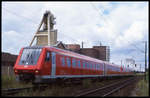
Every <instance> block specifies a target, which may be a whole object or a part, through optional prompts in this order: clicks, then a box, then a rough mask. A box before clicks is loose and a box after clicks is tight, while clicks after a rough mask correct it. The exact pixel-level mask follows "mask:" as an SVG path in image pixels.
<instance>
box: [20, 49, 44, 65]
mask: <svg viewBox="0 0 150 98" xmlns="http://www.w3.org/2000/svg"><path fill="white" fill-rule="evenodd" d="M41 50H42V49H24V50H23V52H22V55H21V59H20V62H19V65H36V64H37V61H38V58H39V56H40V53H41Z"/></svg>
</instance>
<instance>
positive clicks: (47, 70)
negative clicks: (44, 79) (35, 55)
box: [43, 51, 51, 75]
mask: <svg viewBox="0 0 150 98" xmlns="http://www.w3.org/2000/svg"><path fill="white" fill-rule="evenodd" d="M50 69H51V54H50V52H49V51H47V52H46V57H45V61H44V67H43V74H44V75H49V74H51V70H50Z"/></svg>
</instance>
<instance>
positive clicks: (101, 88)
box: [76, 77, 133, 97]
mask: <svg viewBox="0 0 150 98" xmlns="http://www.w3.org/2000/svg"><path fill="white" fill-rule="evenodd" d="M132 79H133V77H132V78H130V79H127V80H124V81H119V82H116V83H114V84H110V85H107V86H105V87H100V88H97V89H94V90H90V91H87V92H85V93H81V94H79V95H77V96H76V97H79V96H85V95H88V94H91V93H95V92H97V91H100V90H103V89H106V88H110V87H112V86H115V85H117V84H120V83H124V82H126V81H129V80H132ZM105 96H106V95H105Z"/></svg>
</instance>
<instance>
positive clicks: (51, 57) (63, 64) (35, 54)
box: [14, 46, 134, 83]
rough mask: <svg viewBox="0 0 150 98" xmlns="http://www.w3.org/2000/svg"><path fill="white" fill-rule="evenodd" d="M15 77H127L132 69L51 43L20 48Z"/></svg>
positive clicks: (31, 78)
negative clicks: (60, 47) (49, 44)
mask: <svg viewBox="0 0 150 98" xmlns="http://www.w3.org/2000/svg"><path fill="white" fill-rule="evenodd" d="M14 72H15V74H16V79H18V80H20V81H21V80H32V81H33V82H35V83H44V82H47V81H52V80H56V79H68V78H72V79H74V78H90V77H108V76H129V75H133V74H134V73H133V72H132V71H131V69H129V68H128V69H127V68H122V67H120V66H118V65H115V64H110V63H108V62H105V61H102V60H98V59H95V58H92V57H89V56H85V55H81V54H78V53H75V52H71V51H68V50H63V49H59V48H56V47H50V46H32V47H24V48H22V49H21V51H20V53H19V55H18V58H17V61H16V63H15V66H14Z"/></svg>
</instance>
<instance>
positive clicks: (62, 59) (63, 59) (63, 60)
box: [61, 57, 65, 66]
mask: <svg viewBox="0 0 150 98" xmlns="http://www.w3.org/2000/svg"><path fill="white" fill-rule="evenodd" d="M61 65H62V66H65V58H64V57H62V58H61Z"/></svg>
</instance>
